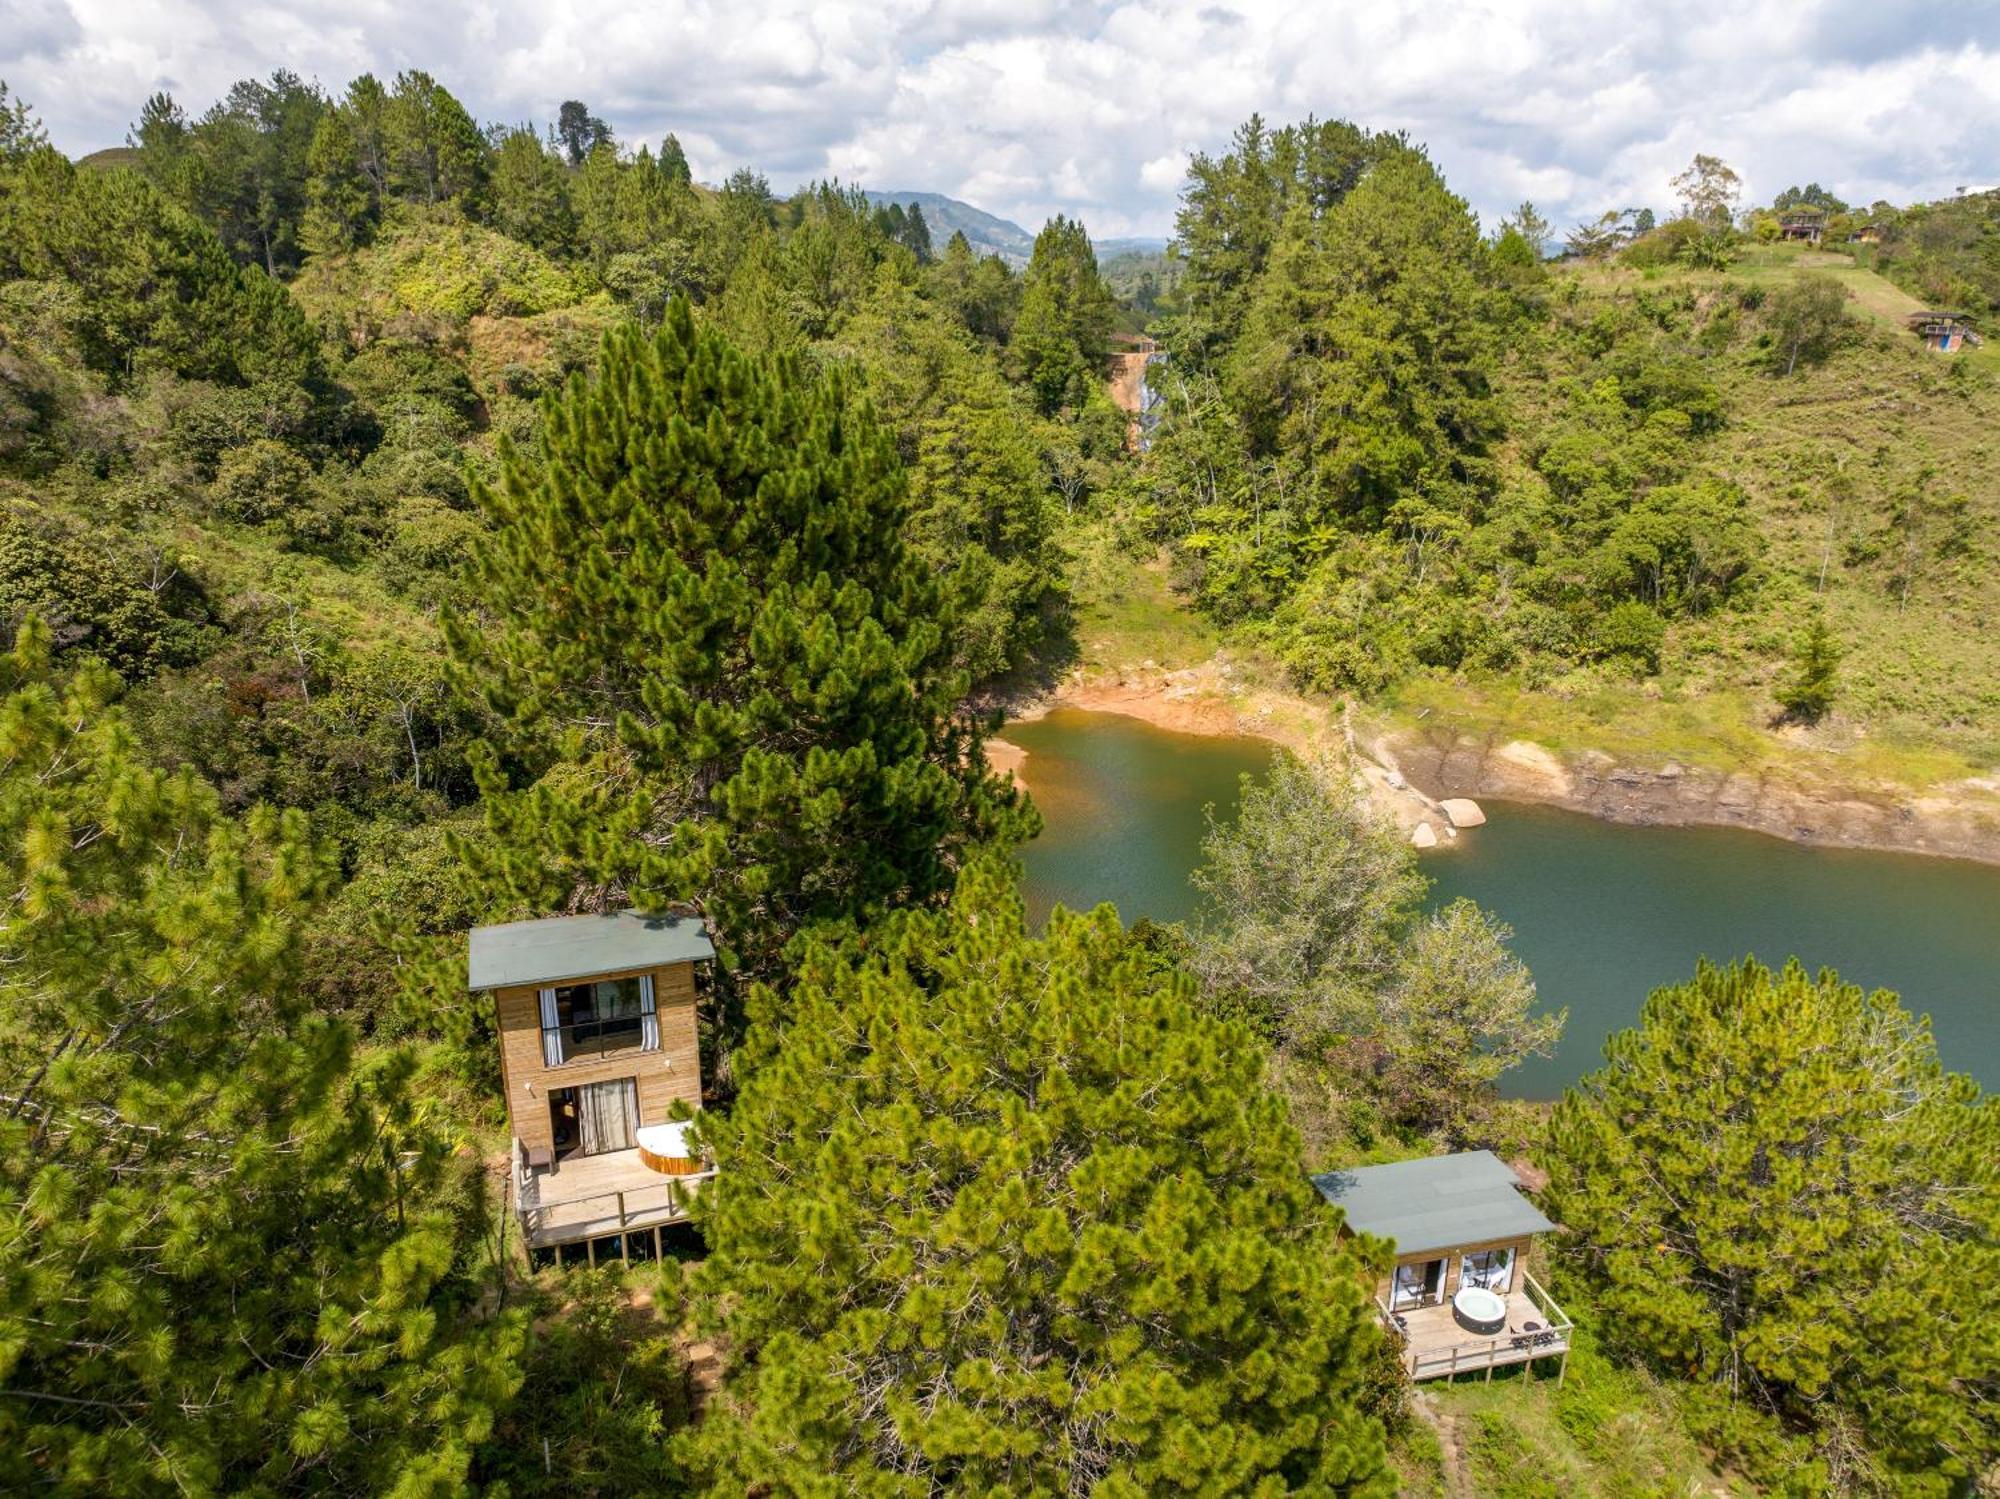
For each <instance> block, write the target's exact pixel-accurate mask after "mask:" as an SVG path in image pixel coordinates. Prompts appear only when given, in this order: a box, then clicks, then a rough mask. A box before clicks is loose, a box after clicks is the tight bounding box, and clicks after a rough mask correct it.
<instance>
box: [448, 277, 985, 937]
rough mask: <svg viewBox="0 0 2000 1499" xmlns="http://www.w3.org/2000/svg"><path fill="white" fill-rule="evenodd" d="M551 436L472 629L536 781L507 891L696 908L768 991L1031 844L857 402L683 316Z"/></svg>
mask: <svg viewBox="0 0 2000 1499" xmlns="http://www.w3.org/2000/svg"><path fill="white" fill-rule="evenodd" d="M544 423H545V426H544V431H543V436H542V441H541V445H540V451H539V452H537V453H534V454H529V453H525V452H520V451H517V450H512V449H509V450H507V451H506V452H505V453H504V454H503V477H502V479H501V481H500V482H499V483H498V484H496V485H494V486H492V487H482V489H481V491H480V498H481V502H482V504H483V505H484V506H485V507H486V510H487V512H488V514H489V516H490V517H491V520H492V523H493V531H492V534H491V536H490V538H488V539H486V540H483V541H482V542H481V544H480V546H479V549H478V552H477V555H476V559H475V567H476V569H477V577H478V580H479V583H480V586H481V589H482V592H483V595H484V597H485V598H486V599H487V600H488V601H489V611H488V612H487V613H486V615H485V617H484V618H482V619H478V620H474V619H460V620H458V621H456V622H455V623H454V624H453V626H452V629H451V638H452V641H453V645H454V648H455V650H456V652H457V654H458V657H459V659H460V661H461V662H462V663H463V664H464V667H465V671H466V676H467V680H468V681H469V682H470V683H471V685H472V686H473V687H474V688H475V689H476V690H477V691H478V692H480V693H481V694H482V695H483V696H484V698H485V700H486V701H487V702H488V703H489V704H490V705H491V707H492V708H493V710H494V711H495V712H496V713H498V714H499V715H501V717H502V718H503V720H504V721H505V723H506V728H507V732H506V736H505V739H504V742H503V749H504V751H505V753H506V754H507V755H508V756H509V758H510V761H511V763H512V764H513V765H514V766H516V767H518V770H517V772H516V776H517V779H518V780H519V782H520V788H521V789H519V790H518V791H517V792H515V793H513V794H511V795H503V794H501V791H500V786H501V782H500V779H499V772H498V770H497V768H496V770H495V772H494V779H493V780H492V781H491V783H490V790H489V802H490V807H491V810H492V815H493V818H494V825H495V832H496V835H497V838H498V843H497V850H498V851H497V853H496V856H495V859H494V861H493V862H492V863H491V864H490V866H489V867H490V872H491V874H492V875H493V876H494V877H495V878H496V879H498V880H499V881H500V883H501V887H502V888H503V889H505V890H506V892H507V893H508V895H509V896H511V898H512V900H514V901H517V902H519V903H521V904H522V905H524V906H526V907H527V908H529V909H535V908H540V909H550V908H557V909H560V908H563V907H566V906H572V905H574V904H577V903H579V902H581V903H585V904H596V903H599V902H603V901H613V902H617V903H626V902H632V903H637V904H641V905H648V904H654V903H657V902H661V901H667V902H694V903H697V904H698V905H699V906H700V907H701V908H702V909H703V910H704V911H706V912H707V913H708V914H709V915H710V916H711V917H712V918H713V919H714V921H715V924H716V927H717V929H718V931H719V933H720V935H721V936H722V938H723V940H724V941H725V942H726V943H727V944H728V945H729V946H730V948H731V949H732V950H733V951H734V952H735V953H736V954H737V955H738V956H739V957H741V958H743V959H745V960H747V961H749V962H750V964H751V966H752V969H753V971H755V972H758V973H767V972H769V971H770V969H769V964H770V962H771V960H772V958H773V957H774V955H775V954H776V953H777V951H778V950H779V949H781V948H782V947H783V946H784V944H785V943H786V941H787V940H789V939H790V938H791V937H792V935H793V934H795V933H797V932H799V931H801V930H803V929H806V928H809V927H811V926H813V925H815V924H817V923H820V922H825V921H829V920H841V919H855V920H864V919H868V918H871V917H873V916H876V915H879V914H881V913H882V912H884V911H886V910H888V909H890V908H892V907H895V906H897V905H901V904H905V903H911V902H916V903H922V902H924V901H926V900H928V899H930V898H931V897H933V896H934V895H935V894H937V893H938V892H939V891H940V890H942V889H944V888H946V887H948V885H949V883H950V880H951V877H952V872H953V870H954V868H955V867H956V865H957V864H958V862H959V860H960V859H961V858H962V857H963V855H964V853H965V851H966V850H967V849H968V848H970V847H971V846H972V845H974V844H976V843H978V842H980V841H981V840H984V839H986V838H989V837H993V836H996V835H1004V834H1006V833H1007V832H1008V831H1009V830H1010V829H1015V828H1018V827H1019V826H1020V825H1021V821H1020V814H1019V813H1018V812H1017V811H1016V810H1015V808H1014V805H1013V796H1012V793H1011V792H1008V791H1004V790H1003V789H1002V788H1001V786H1000V785H999V783H997V782H995V781H994V780H992V779H991V778H990V777H989V776H988V774H987V773H986V770H985V765H984V761H983V759H982V757H981V754H980V731H979V729H978V727H977V726H976V725H975V724H974V723H972V722H971V721H969V720H968V719H966V718H964V717H962V716H961V715H960V713H959V710H958V699H959V697H960V695H961V694H962V692H963V691H964V688H965V685H966V679H965V678H964V676H963V675H961V674H960V673H959V672H958V671H956V670H955V669H954V668H953V666H952V633H951V630H952V627H951V618H950V614H949V610H948V607H947V605H946V603H945V600H944V596H943V594H942V592H941V590H940V589H939V588H938V586H937V584H936V582H935V581H934V580H933V579H932V577H931V576H930V573H929V570H928V569H927V568H925V567H923V566H922V565H921V564H920V563H918V562H917V560H916V559H915V558H914V557H913V556H912V554H911V553H910V551H909V550H908V548H907V546H906V545H905V541H904V537H903V528H904V525H905V517H906V510H905V480H904V477H903V474H902V471H901V467H900V465H899V464H898V463H897V461H896V458H895V455H894V452H893V451H892V449H891V448H890V447H889V445H888V443H887V441H886V439H885V436H884V434H883V433H882V431H881V429H880V428H879V426H878V425H877V424H876V421H875V419H874V417H873V415H872V414H871V412H870V411H869V410H868V409H867V407H866V406H865V405H863V404H861V403H860V402H858V401H856V400H855V399H854V398H853V397H852V395H851V394H850V392H849V391H848V390H847V388H846V386H845V384H844V382H843V381H841V380H840V379H839V378H838V377H837V376H835V375H831V374H829V375H815V374H810V373H808V372H807V371H806V370H805V369H804V368H803V367H802V366H801V365H800V364H799V363H798V361H797V360H796V359H794V358H792V357H790V356H779V357H776V358H769V359H750V358H747V357H745V356H744V355H743V354H741V353H739V352H737V350H736V349H734V348H733V347H731V345H730V344H729V343H728V342H727V341H726V340H724V339H723V338H721V337H720V336H718V335H716V334H714V333H711V332H703V331H699V330H697V328H696V326H695V324H694V321H693V318H692V316H691V313H690V310H689V308H688V307H687V305H686V303H685V302H682V303H677V304H676V305H675V307H674V308H673V309H672V310H671V311H670V312H669V315H668V317H667V320H666V323H665V324H664V326H663V327H662V328H661V330H660V332H659V333H658V334H657V335H655V336H652V337H647V336H645V335H643V334H641V333H639V332H637V331H636V330H626V331H623V332H621V333H619V334H617V335H616V336H614V337H613V339H612V340H611V341H610V342H609V344H608V345H607V346H606V348H605V350H604V353H603V356H602V358H601V361H600V364H599V369H598V372H597V375H596V377H595V378H594V379H592V380H589V381H584V380H581V379H578V380H575V381H573V382H572V383H571V385H570V387H569V389H568V390H567V391H566V392H565V393H564V394H563V396H562V397H561V398H560V399H554V400H551V401H550V402H549V403H548V405H547V406H546V407H545V410H544Z"/></svg>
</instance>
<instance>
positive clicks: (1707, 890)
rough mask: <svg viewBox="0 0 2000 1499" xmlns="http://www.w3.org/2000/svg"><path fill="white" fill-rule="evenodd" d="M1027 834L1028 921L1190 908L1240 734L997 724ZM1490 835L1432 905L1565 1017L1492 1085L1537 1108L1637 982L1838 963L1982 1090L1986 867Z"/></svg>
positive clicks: (1432, 861) (1987, 1032)
mask: <svg viewBox="0 0 2000 1499" xmlns="http://www.w3.org/2000/svg"><path fill="white" fill-rule="evenodd" d="M1004 732H1005V735H1006V737H1007V738H1008V739H1009V740H1011V741H1012V742H1014V743H1016V744H1019V745H1020V746H1021V747H1022V748H1023V749H1025V750H1027V751H1028V761H1027V764H1026V765H1025V766H1024V767H1023V771H1022V774H1023V776H1024V778H1025V780H1026V781H1027V784H1028V789H1029V790H1030V792H1032V793H1033V795H1034V798H1035V801H1036V804H1037V805H1038V806H1039V807H1040V808H1041V809H1042V816H1043V818H1044V820H1045V822H1046V824H1047V830H1046V831H1045V832H1044V833H1043V834H1042V836H1041V837H1040V838H1038V839H1037V840H1036V841H1035V842H1034V843H1033V844H1032V845H1030V846H1029V848H1028V850H1027V852H1026V864H1027V897H1028V903H1029V908H1030V913H1031V915H1033V916H1034V917H1036V918H1037V919H1039V918H1040V917H1041V916H1042V915H1044V914H1046V912H1047V910H1048V908H1049V906H1050V905H1052V904H1053V903H1055V902H1057V901H1060V902H1062V903H1063V904H1064V905H1068V906H1089V905H1093V904H1095V903H1096V902H1098V901H1100V900H1108V901H1111V902H1113V903H1114V904H1116V905H1117V907H1118V910H1119V913H1120V914H1121V915H1122V916H1124V917H1125V919H1126V920H1127V921H1131V920H1134V919H1136V918H1137V917H1140V916H1151V917H1154V918H1156V919H1159V920H1179V919H1185V918H1187V917H1189V916H1192V915H1193V914H1194V913H1195V910H1196V905H1197V901H1198V896H1197V894H1196V892H1195V891H1194V889H1193V888H1192V887H1191V886H1190V885H1189V884H1188V883H1187V876H1188V872H1189V871H1190V870H1192V869H1193V868H1194V866H1195V864H1196V863H1197V862H1198V861H1199V859H1200V855H1201V835H1202V830H1203V821H1202V808H1203V806H1204V804H1206V803H1215V804H1216V805H1217V807H1218V810H1219V811H1221V812H1222V813H1223V815H1225V816H1226V815H1227V814H1228V811H1229V810H1230V809H1231V808H1233V806H1234V804H1235V796H1236V782H1237V777H1238V776H1239V775H1240V774H1242V773H1244V772H1246V771H1247V772H1250V773H1253V774H1254V773H1257V772H1260V771H1261V770H1262V769H1263V768H1264V767H1266V766H1267V765H1269V764H1270V758H1271V753H1272V752H1271V747H1270V746H1269V745H1268V744H1265V743H1263V742H1262V741H1260V740H1254V739H1228V738H1200V737H1196V736H1192V735H1185V734H1173V733H1168V732H1166V731H1164V730H1160V729H1155V728H1152V727H1150V726H1149V725H1146V724H1143V723H1140V722H1139V721H1137V720H1136V719H1130V718H1123V717H1119V716H1117V715H1115V714H1105V713H1081V712H1076V711H1070V710H1065V711H1061V712H1057V713H1052V714H1050V715H1049V716H1048V717H1046V718H1044V719H1041V720H1039V721H1037V722H1035V723H1029V724H1013V725H1009V726H1008V728H1007V729H1006V730H1005V731H1004ZM1482 805H1484V806H1485V808H1486V812H1487V816H1488V817H1489V819H1490V821H1489V822H1488V823H1487V825H1486V826H1485V827H1483V828H1480V829H1477V830H1476V831H1474V832H1472V833H1470V834H1467V835H1466V837H1465V839H1464V842H1463V844H1462V845H1461V846H1459V847H1456V848H1451V849H1446V850H1440V851H1439V852H1437V853H1435V854H1431V855H1429V856H1427V857H1426V858H1425V860H1424V870H1425V872H1426V873H1427V874H1429V875H1430V876H1431V877H1432V879H1433V880H1435V881H1436V884H1435V886H1434V888H1433V890H1432V898H1433V899H1434V900H1439V901H1442V900H1449V899H1452V898H1454V897H1457V896H1461V895H1462V896H1468V897H1470V898H1471V899H1473V900H1476V901H1478V902H1479V903H1480V904H1481V905H1483V906H1485V907H1487V908H1488V909H1489V910H1491V911H1493V912H1494V913H1495V914H1497V915H1498V916H1500V917H1501V919H1503V920H1504V921H1506V922H1507V923H1508V924H1509V925H1511V926H1512V927H1513V928H1514V950H1515V951H1516V952H1517V953H1519V954H1520V956H1521V958H1522V959H1523V960H1524V961H1525V962H1526V963H1527V964H1528V967H1529V968H1530V970H1531V971H1532V972H1533V973H1534V975H1535V981H1536V983H1537V985H1538V986H1539V988H1540V990H1541V994H1542V998H1543V1001H1544V1003H1546V1004H1548V1005H1551V1006H1557V1005H1567V1006H1568V1007H1569V1012H1570V1018H1569V1027H1568V1031H1567V1033H1566V1034H1565V1036H1564V1038H1563V1042H1562V1046H1561V1049H1560V1050H1559V1051H1558V1052H1557V1054H1556V1055H1555V1056H1554V1057H1553V1058H1550V1059H1548V1060H1540V1059H1537V1060H1534V1061H1530V1062H1528V1063H1527V1064H1525V1065H1523V1066H1522V1067H1520V1068H1519V1069H1517V1070H1516V1071H1515V1072H1514V1073H1513V1074H1511V1075H1510V1077H1509V1080H1508V1089H1509V1091H1510V1092H1514V1093H1518V1094H1520V1095H1523V1096H1526V1097H1551V1096H1553V1095H1554V1094H1555V1093H1557V1092H1559V1091H1560V1090H1561V1089H1562V1087H1563V1086H1564V1085H1565V1084H1567V1083H1569V1082H1572V1081H1574V1080H1575V1079H1576V1078H1577V1077H1579V1076H1580V1075H1582V1074H1583V1073H1585V1072H1588V1071H1589V1070H1591V1068H1593V1067H1594V1066H1595V1065H1596V1064H1597V1062H1598V1061H1599V1059H1600V1053H1601V1049H1602V1047H1603V1044H1604V1040H1605V1038H1606V1037H1607V1036H1608V1035H1610V1034H1611V1033H1612V1032H1613V1031H1615V1030H1619V1029H1622V1028H1623V1027H1625V1026H1628V1025H1631V1024H1632V1023H1633V1022H1634V1021H1636V1020H1637V1019H1638V1015H1639V1006H1640V1005H1641V1003H1643V1002H1644V1000H1645V997H1646V995H1647V993H1648V991H1650V990H1651V989H1653V988H1654V987H1656V986H1658V985H1660V984H1665V983H1672V982H1675V981H1677V980H1679V979H1682V978H1685V977H1686V976H1688V975H1689V974H1691V973H1692V972H1693V971H1694V967H1695V963H1696V961H1697V959H1699V958H1700V957H1702V956H1707V957H1710V958H1714V959H1716V960H1718V961H1722V960H1727V959H1731V958H1736V957H1741V956H1743V955H1745V954H1754V955H1755V956H1757V957H1759V958H1762V959H1763V960H1764V961H1766V962H1769V963H1773V964H1776V963H1781V962H1783V961H1784V960H1785V959H1786V958H1787V957H1789V956H1791V955H1793V954H1797V955H1798V956H1800V957H1801V958H1803V959H1804V960H1805V961H1806V963H1807V964H1808V965H1809V966H1812V967H1819V966H1822V965H1825V966H1831V967H1833V968H1837V969H1838V970H1839V971H1840V973H1841V975H1842V977H1844V978H1847V979H1850V980H1853V981H1854V982H1857V983H1863V984H1868V985H1871V986H1881V987H1883V988H1889V989H1894V990H1896V991H1897V992H1898V993H1900V994H1901V995H1902V997H1903V1002H1904V1004H1906V1005H1907V1006H1909V1007H1910V1008H1911V1009H1913V1010H1917V1011H1920V1012H1927V1013H1928V1014H1929V1015H1930V1016H1931V1019H1932V1024H1933V1026H1934V1029H1935V1031H1936V1034H1937V1039H1938V1049H1939V1052H1940V1053H1941V1054H1942V1056H1943V1057H1944V1060H1945V1063H1946V1065H1947V1066H1949V1067H1952V1068H1954V1069H1957V1070H1960V1071H1965V1072H1970V1073H1972V1074H1973V1076H1975V1077H1977V1078H1978V1079H1979V1080H1980V1082H1981V1083H1982V1084H1983V1085H1984V1086H1986V1087H1988V1088H1996V1087H2000V867H1993V866H1989V865H1983V864H1971V863H1965V862H1961V861H1957V860H1949V859H1929V858H1921V857H1917V856H1914V855H1904V854H1878V853H1863V852H1855V851H1850V850H1844V849H1813V848H1807V847H1805V846H1803V845H1800V844H1794V843H1787V842H1785V841H1783V840H1781V839H1776V838H1767V837H1764V836H1761V835H1759V834H1756V833H1743V832H1736V831H1732V830H1729V829H1723V828H1642V827H1630V826H1622V825H1619V824H1616V823H1608V822H1601V821H1599V820H1597V819H1596V818H1591V817H1584V816H1582V815H1580V814H1577V813H1573V812H1561V811H1556V810H1553V809H1550V808H1546V807H1533V806H1523V805H1517V804H1510V803H1506V802H1486V803H1482Z"/></svg>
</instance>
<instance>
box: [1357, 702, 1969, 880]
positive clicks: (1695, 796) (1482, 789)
mask: <svg viewBox="0 0 2000 1499" xmlns="http://www.w3.org/2000/svg"><path fill="white" fill-rule="evenodd" d="M1369 749H1370V751H1371V752H1372V753H1373V754H1375V755H1377V756H1378V757H1380V758H1381V759H1382V760H1383V761H1384V762H1385V763H1388V764H1392V765H1396V766H1398V767H1400V768H1401V769H1402V771H1403V773H1404V774H1405V775H1406V776H1408V777H1409V778H1410V780H1412V781H1414V782H1415V783H1417V784H1418V785H1420V786H1423V787H1425V788H1426V789H1428V790H1429V791H1431V792H1432V793H1434V794H1435V795H1438V796H1495V797H1503V798H1506V799H1509V800H1513V801H1530V802H1544V803H1547V804H1549V805H1551V806H1558V807H1568V808H1570V809H1572V810H1573V811H1578V812H1588V813H1589V814H1591V815H1592V816H1593V817H1602V818H1605V819H1607V820H1609V821H1611V822H1628V823H1640V824H1658V825H1673V826H1682V825H1706V826H1714V827H1733V828H1748V829H1750V830H1751V831H1753V832H1758V833H1769V834H1771V835H1773V836H1775V837H1779V838H1790V839H1792V840H1794V841H1795V842H1799V843H1810V844H1819V845H1823V846H1826V847H1829V848H1872V849H1884V850H1889V851H1894V852H1899V853H1919V854H1941V855H1945V856H1947V857H1950V858H1957V859H1977V860H1981V861H1983V862H1985V863H1989V864H2000V778H1993V777H1979V778H1973V779H1968V780H1963V781H1955V782H1950V783H1947V784H1945V785H1941V786H1935V787H1932V788H1930V789H1929V790H1927V791H1925V792H1922V793H1915V794H1913V793H1911V792H1908V791H1905V790H1900V789H1897V788H1891V787H1886V786H1874V787H1865V786H1855V785H1851V784H1843V783H1840V782H1838V781H1836V780H1833V779H1831V778H1826V777H1815V778H1814V779H1812V780H1810V781H1804V780H1801V781H1792V780H1790V779H1780V778H1779V776H1778V775H1777V774H1776V773H1766V774H1762V775H1750V774H1743V773H1734V774H1732V773H1729V772H1724V771H1715V770H1705V769H1702V768H1700V767H1696V766H1684V765H1678V764H1674V763H1671V762H1670V763H1668V764H1665V765H1660V766H1657V767H1640V766H1631V765H1621V764H1619V763H1618V762H1617V761H1615V760H1613V759H1612V758H1611V757H1610V756H1609V755H1604V754H1596V753H1588V752H1586V753H1584V754H1579V755H1575V756H1569V757H1560V756H1557V755H1555V754H1553V753H1552V752H1551V751H1549V750H1548V749H1546V748H1544V747H1543V746H1541V745H1538V744H1531V743H1528V742H1526V741H1524V740H1518V739H1517V740H1510V741H1506V742H1499V743H1496V742H1493V741H1490V740H1482V739H1476V738H1473V737H1470V736H1466V735H1462V734H1459V733H1457V732H1456V731H1454V730H1452V729H1451V728H1450V727H1449V726H1445V727H1441V728H1439V729H1437V730H1434V731H1431V732H1428V733H1425V734H1422V735H1412V734H1403V735H1384V736H1381V737H1380V738H1378V739H1376V740H1375V741H1374V742H1373V743H1371V744H1370V745H1369Z"/></svg>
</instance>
